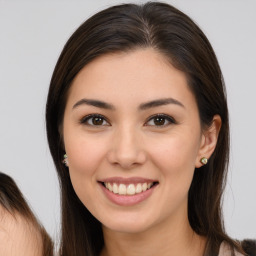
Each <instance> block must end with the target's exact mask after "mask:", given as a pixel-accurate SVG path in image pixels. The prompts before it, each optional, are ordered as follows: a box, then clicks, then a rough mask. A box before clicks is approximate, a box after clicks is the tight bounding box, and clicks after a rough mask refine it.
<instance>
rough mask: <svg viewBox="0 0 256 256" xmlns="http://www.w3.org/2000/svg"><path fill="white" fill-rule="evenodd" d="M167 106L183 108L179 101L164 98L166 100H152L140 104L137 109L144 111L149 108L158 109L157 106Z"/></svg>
mask: <svg viewBox="0 0 256 256" xmlns="http://www.w3.org/2000/svg"><path fill="white" fill-rule="evenodd" d="M168 104H175V105H178V106H180V107H183V108H185V106H184V105H183V104H182V103H181V102H180V101H178V100H175V99H173V98H166V99H159V100H153V101H149V102H146V103H142V104H140V106H139V109H140V110H146V109H149V108H154V107H159V106H163V105H168Z"/></svg>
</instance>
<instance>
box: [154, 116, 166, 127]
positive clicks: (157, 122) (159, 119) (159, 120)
mask: <svg viewBox="0 0 256 256" xmlns="http://www.w3.org/2000/svg"><path fill="white" fill-rule="evenodd" d="M165 121H166V119H165V118H164V117H155V118H154V119H153V122H154V124H155V125H164V124H165Z"/></svg>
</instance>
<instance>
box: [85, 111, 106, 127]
mask: <svg viewBox="0 0 256 256" xmlns="http://www.w3.org/2000/svg"><path fill="white" fill-rule="evenodd" d="M80 123H81V124H85V125H89V126H107V125H110V124H109V123H108V122H107V121H106V119H105V118H104V117H103V116H102V115H98V114H94V115H89V116H86V117H84V118H83V119H82V120H81V121H80Z"/></svg>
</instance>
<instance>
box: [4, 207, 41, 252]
mask: <svg viewBox="0 0 256 256" xmlns="http://www.w3.org/2000/svg"><path fill="white" fill-rule="evenodd" d="M40 247H41V238H40V236H39V235H38V232H37V231H36V229H35V228H34V226H33V225H32V224H31V223H30V222H29V221H27V220H26V219H25V218H24V217H23V216H21V215H20V214H18V213H14V214H12V213H10V212H9V211H7V210H6V209H4V208H3V207H2V206H1V205H0V255H13V256H16V255H17V256H21V255H22V256H23V255H24V256H25V255H26V256H30V255H31V256H32V255H40V253H39V250H38V248H40Z"/></svg>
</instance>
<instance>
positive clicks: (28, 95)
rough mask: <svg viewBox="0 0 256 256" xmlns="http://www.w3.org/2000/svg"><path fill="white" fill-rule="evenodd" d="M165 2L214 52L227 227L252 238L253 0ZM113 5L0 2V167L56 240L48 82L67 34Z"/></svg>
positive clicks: (255, 173)
mask: <svg viewBox="0 0 256 256" xmlns="http://www.w3.org/2000/svg"><path fill="white" fill-rule="evenodd" d="M137 2H138V1H137ZM140 2H142V1H140ZM166 2H168V3H170V4H174V5H175V6H176V7H178V8H180V9H181V10H182V11H184V12H185V13H187V14H188V15H189V16H190V17H192V18H193V19H194V20H195V21H196V22H197V23H198V24H199V25H200V27H201V28H202V29H203V31H204V32H205V33H206V35H207V36H208V38H209V40H210V41H211V43H212V45H213V47H214V49H215V51H216V54H217V56H218V59H219V62H220V65H221V68H222V71H223V74H224V77H225V81H226V86H227V90H228V100H229V109H230V118H231V136H232V138H231V139H232V140H231V164H230V174H229V178H228V185H227V189H226V196H225V201H224V215H225V221H226V228H227V231H228V233H229V234H230V235H231V236H232V237H234V238H238V239H242V238H246V237H254V238H256V199H255V197H256V168H255V159H256V156H255V153H256V150H255V146H256V131H255V129H256V114H255V112H256V100H255V95H256V83H255V74H256V1H255V0H252V1H249V0H247V1H246V0H239V1H238V0H230V1H228V0H217V1H216V0H215V1H213V0H201V1H195V0H177V1H174V0H173V1H171V0H170V1H166ZM117 3H120V1H105V0H98V1H75V0H73V1H71V0H70V1H63V0H62V1H56V0H55V1H22V0H20V1H18V0H16V1H14V0H6V1H4V0H0V170H1V171H3V172H6V173H7V174H9V175H11V176H12V177H13V178H14V179H15V180H16V181H17V183H18V185H19V186H20V188H21V190H22V191H23V193H24V195H25V197H26V198H27V200H28V201H29V204H30V206H31V207H32V208H33V209H34V211H35V213H36V214H37V216H38V217H39V219H40V220H41V221H42V223H43V224H44V225H45V227H46V229H47V230H48V231H49V232H50V234H51V235H52V236H53V237H54V238H56V237H57V236H58V230H59V216H60V214H59V210H60V208H59V195H58V193H59V190H58V181H57V178H56V174H55V170H54V167H53V163H52V160H51V157H50V155H49V151H48V146H47V143H46V134H45V121H44V108H45V101H46V95H47V90H48V85H49V81H50V78H51V74H52V71H53V68H54V66H55V63H56V61H57V58H58V56H59V54H60V51H61V49H62V47H63V45H64V43H65V42H66V40H67V39H68V38H69V36H70V35H71V33H72V32H73V31H74V30H75V29H76V28H77V27H78V26H79V25H80V24H81V23H82V22H83V21H84V20H85V19H87V18H88V17H89V16H91V15H92V14H94V13H95V12H96V11H99V10H101V9H102V8H105V7H107V6H109V5H111V4H117Z"/></svg>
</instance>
